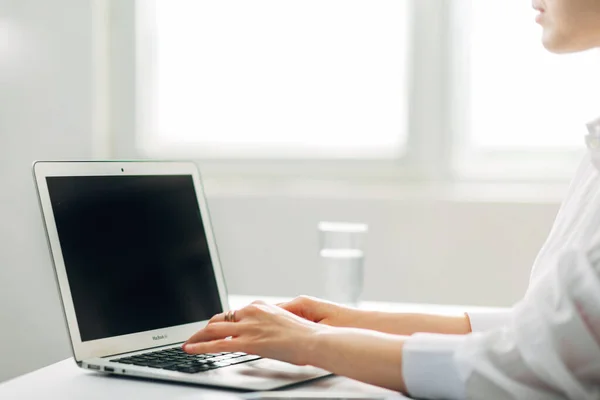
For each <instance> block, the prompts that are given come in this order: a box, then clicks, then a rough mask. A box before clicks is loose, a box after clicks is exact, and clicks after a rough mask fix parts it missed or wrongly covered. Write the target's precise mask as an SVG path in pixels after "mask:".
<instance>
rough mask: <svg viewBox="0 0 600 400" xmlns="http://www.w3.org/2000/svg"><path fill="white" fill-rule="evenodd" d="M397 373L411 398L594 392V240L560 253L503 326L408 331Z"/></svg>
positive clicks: (598, 255)
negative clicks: (459, 332)
mask: <svg viewBox="0 0 600 400" xmlns="http://www.w3.org/2000/svg"><path fill="white" fill-rule="evenodd" d="M403 375H404V380H405V383H406V386H407V389H408V392H409V394H410V395H411V396H414V397H417V398H426V399H440V398H445V399H466V398H469V399H470V398H473V399H476V398H490V399H550V400H554V399H565V398H569V399H598V398H600V385H599V382H600V246H598V248H596V249H592V250H590V251H578V250H572V251H568V252H565V253H564V254H563V255H562V256H561V257H560V258H558V261H557V263H556V264H555V265H554V266H552V267H551V268H549V269H548V271H547V272H546V273H544V274H543V275H542V276H540V277H539V278H538V279H537V280H536V281H535V282H532V285H531V286H530V288H529V290H528V292H527V295H526V296H525V298H524V299H523V300H522V301H521V302H520V303H518V304H517V305H516V306H515V307H514V309H513V312H511V313H509V314H508V316H507V320H506V323H505V324H504V325H503V326H501V327H497V328H495V329H491V330H488V331H486V332H478V333H472V334H469V335H464V336H448V335H435V334H417V335H414V336H412V337H410V338H409V339H408V340H407V341H406V342H405V345H404V350H403Z"/></svg>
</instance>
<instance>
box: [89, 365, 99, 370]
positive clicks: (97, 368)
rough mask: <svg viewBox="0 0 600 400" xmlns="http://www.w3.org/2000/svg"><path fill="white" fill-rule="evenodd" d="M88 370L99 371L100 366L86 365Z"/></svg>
mask: <svg viewBox="0 0 600 400" xmlns="http://www.w3.org/2000/svg"><path fill="white" fill-rule="evenodd" d="M88 368H89V369H95V370H96V371H100V366H99V365H91V364H88Z"/></svg>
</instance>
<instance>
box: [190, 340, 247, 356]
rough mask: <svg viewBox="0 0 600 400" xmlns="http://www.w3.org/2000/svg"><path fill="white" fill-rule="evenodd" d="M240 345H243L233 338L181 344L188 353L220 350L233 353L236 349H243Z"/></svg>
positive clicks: (218, 351) (217, 351)
mask: <svg viewBox="0 0 600 400" xmlns="http://www.w3.org/2000/svg"><path fill="white" fill-rule="evenodd" d="M242 347H243V346H241V344H240V343H239V342H238V341H237V340H235V339H231V340H225V339H219V340H212V341H210V342H204V343H191V344H187V343H186V344H184V345H183V351H185V352H186V353H188V354H206V353H222V352H227V353H233V352H236V351H244V350H243V348H242Z"/></svg>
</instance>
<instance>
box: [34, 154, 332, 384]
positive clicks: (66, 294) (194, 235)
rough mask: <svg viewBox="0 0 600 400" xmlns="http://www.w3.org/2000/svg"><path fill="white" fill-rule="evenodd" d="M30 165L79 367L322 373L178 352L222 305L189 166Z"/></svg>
mask: <svg viewBox="0 0 600 400" xmlns="http://www.w3.org/2000/svg"><path fill="white" fill-rule="evenodd" d="M33 170H34V178H35V183H36V186H37V190H38V195H39V200H40V205H41V209H42V214H43V219H44V223H45V227H46V233H47V236H48V244H49V248H50V252H51V256H52V259H53V263H54V269H55V272H56V278H57V283H58V288H59V290H60V297H61V300H62V305H63V309H64V313H65V317H66V323H67V327H68V331H69V335H70V338H71V344H72V348H73V355H74V358H75V361H76V362H77V364H78V365H79V366H80V367H82V368H87V369H90V370H95V371H100V372H103V373H110V374H117V375H126V376H136V377H145V378H153V379H162V380H168V381H177V382H186V383H194V384H202V385H211V386H219V387H225V388H233V389H242V390H261V391H265V390H273V389H276V388H281V387H284V386H287V385H291V384H296V383H299V382H303V381H308V380H312V379H315V378H319V377H323V376H326V375H329V373H328V372H326V371H323V370H321V369H318V368H314V367H309V366H303V367H300V366H295V365H291V364H287V363H284V362H279V361H275V360H270V359H264V358H260V357H257V356H255V355H250V354H244V353H218V354H203V355H196V356H191V355H188V354H185V353H184V352H183V351H182V350H181V344H182V343H183V342H185V341H186V340H187V339H188V338H189V337H190V336H191V335H192V334H193V333H195V332H196V331H198V330H199V329H201V328H202V327H204V326H205V325H206V324H207V322H208V320H209V319H210V318H211V317H212V316H213V315H215V314H217V313H221V312H224V311H228V309H229V307H228V299H227V290H226V287H225V282H224V280H223V273H222V270H221V265H220V263H219V256H218V252H217V246H216V243H215V238H214V236H213V231H212V227H211V223H210V218H209V212H208V207H207V204H206V200H205V197H204V193H203V189H202V184H201V181H200V174H199V172H198V169H197V168H196V166H195V164H193V163H186V162H36V163H35V164H34V166H33ZM249 267H250V266H249Z"/></svg>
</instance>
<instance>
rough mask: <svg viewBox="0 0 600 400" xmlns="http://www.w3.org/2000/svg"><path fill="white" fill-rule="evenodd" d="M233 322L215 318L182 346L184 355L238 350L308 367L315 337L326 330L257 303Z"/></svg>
mask: <svg viewBox="0 0 600 400" xmlns="http://www.w3.org/2000/svg"><path fill="white" fill-rule="evenodd" d="M235 321H236V322H225V314H217V315H215V316H214V317H213V318H212V319H211V320H210V321H209V322H208V325H207V326H206V327H205V328H204V329H201V330H200V331H198V332H197V333H195V334H194V335H193V336H192V337H191V338H190V339H189V340H188V341H187V342H186V343H185V344H184V345H183V350H184V351H186V352H187V353H192V354H202V353H220V352H237V351H241V352H244V353H249V354H256V355H259V356H262V357H267V358H274V359H277V360H281V361H286V362H289V363H291V364H296V365H306V364H310V363H311V360H310V357H311V356H310V355H311V353H312V352H311V348H312V347H313V342H314V340H315V337H316V334H317V333H318V332H319V331H321V330H323V329H326V327H324V326H322V325H318V324H315V323H314V322H311V321H309V320H307V319H304V318H301V317H299V316H297V315H294V314H293V313H291V312H289V311H286V310H284V309H283V308H281V307H278V306H276V305H269V304H266V303H265V302H262V301H256V302H254V303H252V304H250V305H249V306H246V307H244V308H242V309H240V310H237V311H236V312H235Z"/></svg>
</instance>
